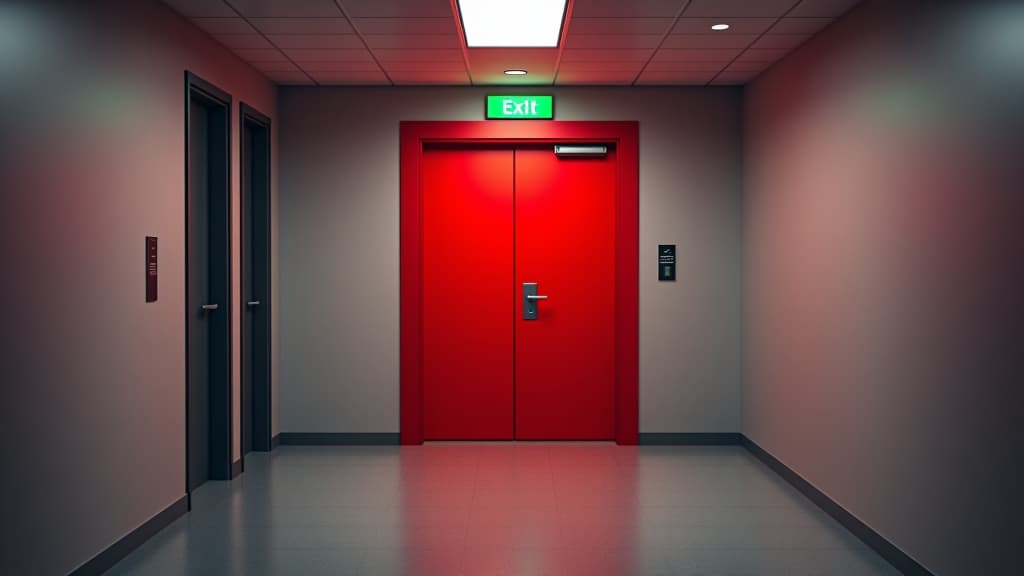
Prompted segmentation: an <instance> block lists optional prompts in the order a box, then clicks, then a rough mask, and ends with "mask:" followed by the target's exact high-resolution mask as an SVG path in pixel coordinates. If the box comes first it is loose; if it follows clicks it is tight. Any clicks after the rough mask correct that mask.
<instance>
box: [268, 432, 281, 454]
mask: <svg viewBox="0 0 1024 576" xmlns="http://www.w3.org/2000/svg"><path fill="white" fill-rule="evenodd" d="M280 445H281V435H280V434H275V435H274V436H272V437H271V438H270V450H271V451H274V450H276V449H277V447H278V446H280Z"/></svg>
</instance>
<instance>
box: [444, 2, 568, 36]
mask: <svg viewBox="0 0 1024 576" xmlns="http://www.w3.org/2000/svg"><path fill="white" fill-rule="evenodd" d="M566 3H567V0H516V1H515V2H496V1H495V0H458V6H459V17H460V19H461V20H462V30H463V32H465V34H466V46H467V47H469V48H555V47H557V46H558V43H559V41H560V40H561V35H562V22H563V20H564V18H565V5H566Z"/></svg>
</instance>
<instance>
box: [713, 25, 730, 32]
mask: <svg viewBox="0 0 1024 576" xmlns="http://www.w3.org/2000/svg"><path fill="white" fill-rule="evenodd" d="M711 29H712V30H716V31H722V30H728V29H729V25H728V24H715V25H713V26H712V27H711Z"/></svg>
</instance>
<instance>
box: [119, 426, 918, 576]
mask: <svg viewBox="0 0 1024 576" xmlns="http://www.w3.org/2000/svg"><path fill="white" fill-rule="evenodd" d="M111 574H145V575H148V574H154V575H157V574H159V575H165V574H167V575H173V574H183V575H184V574H190V575H191V574H197V575H199V574H204V575H205V574H211V575H213V574H218V575H219V574H239V575H243V574H244V575H260V574H287V575H291V574H296V575H300V574H301V575H309V574H332V575H344V574H360V575H368V576H369V575H372V576H387V575H391V574H396V575H409V576H413V575H415V576H421V575H423V576H430V575H434V574H437V575H449V576H455V575H460V574H465V575H467V576H477V575H492V574H493V575H503V574H508V575H523V576H533V575H538V576H539V575H552V576H562V575H575V574H581V575H587V576H601V575H614V576H624V575H633V574H635V575H647V574H666V575H668V574H672V575H676V574H679V575H684V574H685V575H691V574H692V575H697V574H700V575H718V574H721V575H737V574H752V575H753V574H757V575H774V574H779V575H800V574H808V575H809V574H829V575H874V574H898V572H896V570H894V569H893V568H891V567H890V566H889V565H887V564H886V563H885V562H884V561H883V560H881V559H880V558H879V557H878V556H877V555H875V554H874V553H873V552H872V551H870V550H868V549H866V548H865V547H864V546H863V544H861V542H860V541H859V540H857V539H856V538H854V537H853V536H852V535H850V534H849V533H848V532H846V531H845V530H844V529H843V528H841V527H840V526H838V525H837V524H836V523H835V522H834V521H832V520H831V519H830V518H828V517H827V516H826V515H824V514H823V513H822V512H821V511H820V510H819V509H817V508H816V507H815V506H814V505H813V504H811V503H810V502H808V501H807V500H805V499H804V498H803V497H802V496H801V495H800V494H799V493H797V492H796V491H795V490H794V489H792V488H791V487H790V486H789V485H787V484H786V483H785V482H784V481H782V480H781V479H780V478H779V477H777V476H776V475H775V474H774V473H772V472H771V471H769V470H768V469H767V468H765V467H764V466H762V465H761V464H760V463H759V462H758V461H757V460H756V459H755V458H753V456H751V455H750V454H748V453H747V452H746V451H744V450H743V449H742V448H739V447H653V446H645V447H626V446H615V445H612V444H604V443H581V444H572V443H570V444H565V443H479V444H456V443H450V444H428V445H425V446H415V447H401V448H400V447H294V446H284V447H281V448H279V449H278V450H277V451H275V452H274V453H273V454H272V455H266V454H250V455H249V456H248V457H247V459H246V472H245V474H243V475H242V476H241V477H240V478H238V479H237V480H235V481H233V482H209V483H207V484H205V485H203V486H202V487H201V488H200V489H199V490H197V491H196V493H195V494H194V499H193V512H192V513H191V514H189V515H187V516H186V517H184V518H182V519H180V520H178V521H177V522H175V523H174V524H173V525H172V526H170V527H168V528H167V529H166V530H164V531H163V532H161V533H160V534H158V535H157V536H156V537H155V538H154V539H152V540H151V541H150V542H148V543H147V544H146V545H144V546H143V547H142V548H140V549H139V550H137V551H136V552H134V553H133V554H132V555H131V556H129V557H128V558H126V559H125V560H124V561H122V562H121V563H120V564H119V565H118V566H116V567H115V568H114V570H112V571H111Z"/></svg>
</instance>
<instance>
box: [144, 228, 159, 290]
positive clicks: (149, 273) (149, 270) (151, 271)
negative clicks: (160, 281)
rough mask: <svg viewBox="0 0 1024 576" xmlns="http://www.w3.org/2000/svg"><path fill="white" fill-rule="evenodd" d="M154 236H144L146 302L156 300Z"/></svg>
mask: <svg viewBox="0 0 1024 576" xmlns="http://www.w3.org/2000/svg"><path fill="white" fill-rule="evenodd" d="M156 287H157V266H156V236H146V302H156Z"/></svg>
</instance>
